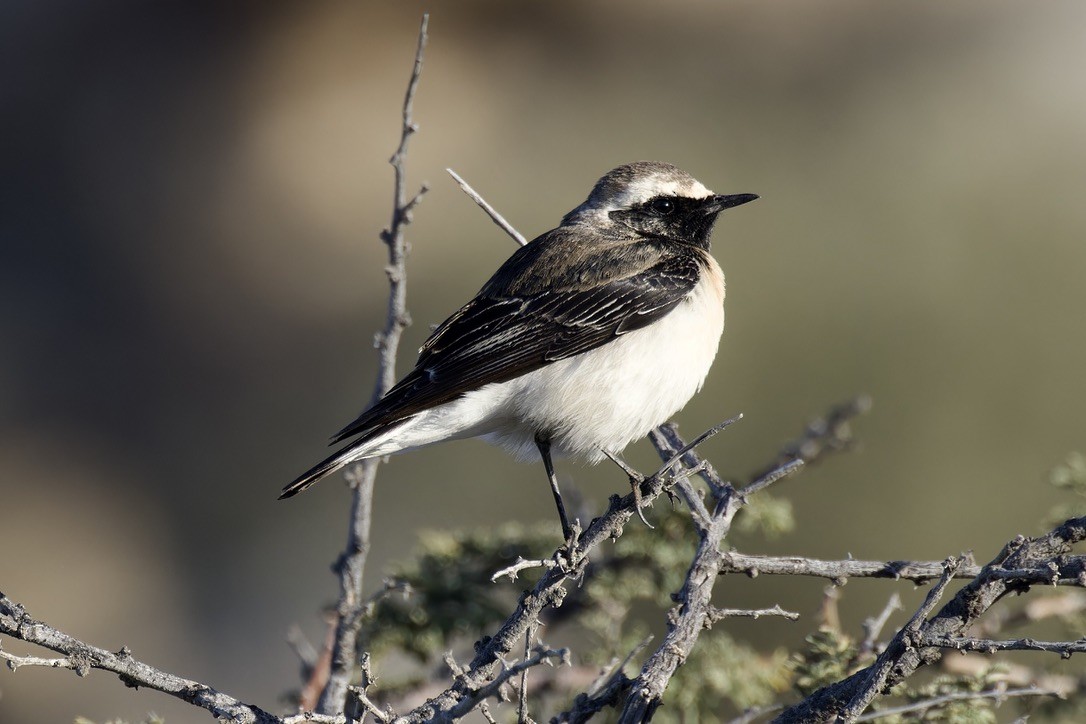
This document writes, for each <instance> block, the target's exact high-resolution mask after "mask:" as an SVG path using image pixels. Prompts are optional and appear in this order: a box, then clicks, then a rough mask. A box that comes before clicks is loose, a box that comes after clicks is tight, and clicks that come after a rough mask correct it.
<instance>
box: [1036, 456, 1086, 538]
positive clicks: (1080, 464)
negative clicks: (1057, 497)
mask: <svg viewBox="0 0 1086 724" xmlns="http://www.w3.org/2000/svg"><path fill="white" fill-rule="evenodd" d="M1048 481H1049V482H1050V483H1051V484H1052V485H1054V486H1056V487H1057V488H1060V489H1061V490H1066V491H1068V492H1070V493H1072V494H1074V495H1075V496H1077V498H1078V500H1076V501H1074V502H1069V503H1061V504H1059V505H1056V506H1055V507H1053V508H1052V510H1050V511H1049V513H1048V515H1047V516H1046V517H1045V520H1044V526H1045V528H1051V527H1053V526H1055V525H1058V524H1060V523H1062V522H1063V521H1065V520H1067V519H1068V518H1074V517H1077V516H1080V515H1082V514H1083V512H1084V511H1086V502H1084V501H1083V499H1084V498H1086V455H1083V454H1082V453H1077V452H1073V453H1070V454H1069V455H1068V456H1067V459H1066V460H1064V462H1063V463H1061V464H1060V465H1057V466H1056V467H1055V468H1053V470H1052V472H1051V473H1050V474H1049V477H1048Z"/></svg>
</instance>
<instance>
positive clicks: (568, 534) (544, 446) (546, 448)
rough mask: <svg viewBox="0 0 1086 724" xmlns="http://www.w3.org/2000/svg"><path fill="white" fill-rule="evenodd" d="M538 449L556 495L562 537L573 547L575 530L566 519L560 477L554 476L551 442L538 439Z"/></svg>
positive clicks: (555, 500) (536, 441)
mask: <svg viewBox="0 0 1086 724" xmlns="http://www.w3.org/2000/svg"><path fill="white" fill-rule="evenodd" d="M535 444H536V447H538V448H539V456H540V457H541V458H543V467H544V468H546V469H547V480H549V481H550V484H551V492H552V493H554V504H555V505H556V506H558V518H559V519H560V520H561V521H562V537H563V538H565V540H566V543H567V544H569V545H570V546H571V547H572V545H573V529H572V528H571V527H570V525H569V518H567V517H566V506H565V505H564V504H563V503H562V493H560V492H559V491H558V477H557V476H556V475H555V474H554V463H553V462H551V443H550V440H547V439H544V438H542V437H538V436H537V437H536V439H535Z"/></svg>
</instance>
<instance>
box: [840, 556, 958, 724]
mask: <svg viewBox="0 0 1086 724" xmlns="http://www.w3.org/2000/svg"><path fill="white" fill-rule="evenodd" d="M962 563H963V559H962V558H957V559H954V560H952V561H948V562H947V565H946V570H945V571H944V573H943V576H942V578H940V579H939V582H938V583H937V584H935V585H934V586H932V588H931V590H930V591H928V595H927V596H925V597H924V603H923V604H921V606H920V608H918V609H917V610H916V613H914V614H913V615H912V617H911V618H910V619H909V622H908V623H907V624H905V626H903V627H902V628H901V630H900V631H898V632H897V634H895V635H894V637H893V638H892V639H890V643H889V644H887V645H886V650H885V651H883V652H882V653H881V654H879V656H878V658H876V659H875V663H873V664H872V665H871V666H869V667H867V675H866V676H865V678H864V680H863V682H862V684H861V685H860V687H859V688H858V689H857V691H855V692H854V693H853V695H852V698H851V699H850V700H849V702H848V704H847V705H846V706H845V707H844V709H842V710H841V712H840V713H839V714H838V716H837V721H839V722H852V721H855V720H856V718H857V717H858V716H860V714H863V712H864V710H865V709H867V707H868V706H869V705H870V704H871V702H872V701H874V700H875V697H876V696H878V695H879V694H881V693H882V692H883V690H884V689H885V688H886V682H887V681H888V680H889V678H890V673H891V671H893V668H894V664H896V663H897V660H898V658H899V657H900V656H901V652H902V651H904V650H906V649H908V648H909V647H911V646H914V645H915V642H916V640H917V639H918V638H919V635H920V631H921V629H922V627H923V625H924V619H926V618H927V617H928V614H930V613H931V612H932V610H933V609H934V608H935V605H936V604H937V603H938V602H939V599H940V598H942V597H943V592H944V591H946V588H947V586H949V585H950V582H951V581H952V580H953V579H954V572H955V571H956V570H957V569H958V568H960V567H961V565H962Z"/></svg>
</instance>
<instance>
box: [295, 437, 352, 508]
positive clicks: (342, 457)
mask: <svg viewBox="0 0 1086 724" xmlns="http://www.w3.org/2000/svg"><path fill="white" fill-rule="evenodd" d="M365 442H366V441H365V440H360V441H357V442H353V443H351V444H350V445H348V446H347V447H345V448H343V449H342V450H339V451H338V452H336V453H335V454H334V455H332V456H330V457H328V458H325V459H324V460H322V461H321V462H319V463H317V464H316V465H314V466H313V467H311V468H310V469H309V470H307V471H305V472H304V473H303V474H302V475H300V476H298V478H297V479H296V480H295V481H294V482H293V483H291V484H290V485H288V486H286V487H285V488H283V492H281V493H280V494H279V500H283V499H285V498H292V497H294V496H295V495H297V494H298V493H300V492H302V491H303V490H305V489H306V488H308V487H309V486H310V485H313V484H315V483H317V482H318V481H320V479H321V478H323V477H325V476H326V475H331V474H332V473H334V472H335V471H337V470H339V469H340V468H342V467H344V466H345V465H348V464H350V463H351V462H353V461H354V460H356V459H360V456H358V452H357V451H358V448H360V447H362V445H364V444H365Z"/></svg>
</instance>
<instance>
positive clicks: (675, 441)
mask: <svg viewBox="0 0 1086 724" xmlns="http://www.w3.org/2000/svg"><path fill="white" fill-rule="evenodd" d="M738 419H739V418H738V417H737V418H733V420H731V421H727V422H726V423H724V424H722V425H718V426H717V427H716V428H713V429H712V430H710V432H709V433H708V434H703V435H701V436H699V437H698V438H696V440H695V442H700V441H703V440H706V439H708V438H709V437H711V436H712V434H715V433H716V432H719V431H720V430H722V429H724V427H726V426H727V425H728V424H730V423H731V422H732V421H734V420H738ZM657 432H658V434H654V435H653V436H652V441H653V444H654V445H655V446H656V449H657V453H659V455H660V458H661V459H663V460H665V461H666V462H665V467H670V466H671V465H673V464H674V463H676V462H678V461H679V460H682V461H683V462H684V463H685V464H686V465H693V466H696V467H698V468H699V469H704V468H705V466H704V465H702V462H703V461H702V460H701V459H700V457H699V456H698V455H697V454H696V453H695V452H694V450H693V446H692V445H688V444H685V443H683V442H682V439H681V438H679V436H678V433H677V431H676V430H675V428H674V427H673V426H672V427H670V428H668V429H661V430H659V431H657ZM782 477H783V475H777V476H775V477H774V478H773V480H779V479H780V478H782ZM770 482H772V481H770ZM770 482H767V483H765V484H764V485H762V486H760V487H759V488H758V489H761V488H764V487H766V486H768V485H769V484H770ZM683 483H685V484H687V485H688V483H687V481H683ZM679 485H680V490H682V484H679ZM710 486H711V492H712V495H713V497H714V498H715V500H714V502H713V512H712V514H711V515H710V514H708V512H707V511H708V509H707V507H706V506H704V505H701V501H700V500H699V501H698V505H697V506H692V515H693V517H694V522H695V528H696V529H697V532H698V538H699V541H698V548H697V552H696V553H695V554H694V559H693V560H692V561H691V563H690V568H689V569H688V570H687V574H686V579H685V581H684V582H683V586H682V588H681V589H680V590H679V592H678V593H677V594H676V595H675V596H674V598H675V600H676V601H677V602H678V606H677V607H675V608H674V609H672V610H671V612H670V613H669V614H668V632H667V635H666V636H665V637H664V640H663V641H662V642H661V644H660V646H659V647H658V648H657V649H656V651H655V652H653V654H652V655H651V656H650V657H649V658H648V660H647V661H646V662H645V665H644V666H643V667H642V668H641V673H640V674H639V675H638V676H637V678H636V679H635V680H633V681H632V682H631V683H630V692H629V694H628V696H627V697H626V702H625V705H624V706H623V709H622V714H621V715H620V716H619V722H621V723H622V724H640V722H645V721H648V720H649V719H651V718H652V715H653V712H655V711H656V708H657V707H658V706H660V701H661V700H662V698H663V694H664V690H665V689H666V688H667V685H668V683H669V682H670V681H671V677H672V676H673V675H674V673H675V670H676V669H677V668H678V667H679V666H680V665H682V663H683V662H684V661H686V658H687V657H688V656H689V655H690V651H691V650H692V649H693V648H694V644H695V643H696V642H697V639H698V636H699V635H700V634H701V631H702V629H704V628H707V627H709V626H711V625H712V623H713V620H714V619H713V611H714V610H715V609H714V608H713V606H712V605H711V603H710V601H711V599H712V595H713V586H714V585H715V583H716V579H717V576H719V575H720V571H721V567H722V555H723V551H722V550H721V545H722V544H723V541H724V537H725V536H726V535H727V534H728V532H729V531H730V530H731V524H732V520H733V519H734V517H735V514H736V513H738V512H739V510H740V509H741V508H742V507H743V506H744V505H746V503H747V498H746V495H743V494H740V493H738V492H736V490H735V488H733V487H732V486H731V485H730V484H727V483H724V482H723V481H720V480H719V479H717V480H714V481H713V482H712V483H710ZM684 498H686V499H687V500H688V501H689V500H691V499H694V498H696V496H695V494H694V493H693V492H692V491H691V490H687V491H685V492H684ZM703 511H705V512H703ZM778 609H779V607H778ZM781 613H782V614H784V613H785V612H783V611H782V612H781Z"/></svg>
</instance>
